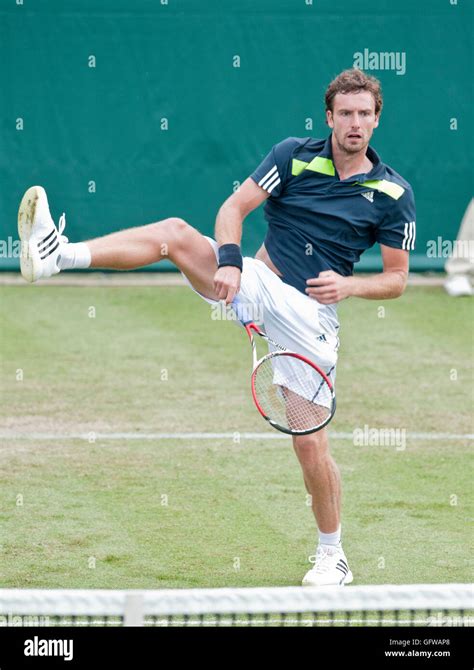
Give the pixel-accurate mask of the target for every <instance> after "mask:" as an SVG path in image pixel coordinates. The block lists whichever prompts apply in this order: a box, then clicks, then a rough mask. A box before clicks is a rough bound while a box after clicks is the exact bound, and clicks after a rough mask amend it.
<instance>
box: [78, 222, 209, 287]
mask: <svg viewBox="0 0 474 670" xmlns="http://www.w3.org/2000/svg"><path fill="white" fill-rule="evenodd" d="M86 244H87V246H88V247H89V249H90V252H91V267H94V268H104V269H109V270H133V269H135V268H139V267H143V266H144V265H150V264H151V263H156V262H158V261H160V260H162V259H163V258H168V259H169V260H171V261H172V262H173V263H174V264H175V265H176V266H177V267H178V268H179V269H180V270H181V271H182V272H184V274H185V275H186V276H187V277H188V279H189V280H190V282H191V283H192V285H193V287H194V288H195V289H196V290H197V291H199V292H200V293H202V294H203V295H204V296H205V297H206V298H215V292H214V286H213V279H214V275H215V273H216V271H217V262H216V257H215V255H214V251H213V249H212V247H211V245H210V244H209V242H208V240H206V239H205V237H204V236H203V235H202V234H201V233H200V232H199V231H197V230H196V229H195V228H193V227H192V226H190V225H189V224H188V223H186V221H183V219H179V218H175V217H173V218H169V219H164V220H163V221H159V222H157V223H151V224H149V225H146V226H141V227H138V228H129V229H127V230H121V231H118V232H116V233H111V234H110V235H105V236H104V237H98V238H95V239H93V240H88V241H87V242H86Z"/></svg>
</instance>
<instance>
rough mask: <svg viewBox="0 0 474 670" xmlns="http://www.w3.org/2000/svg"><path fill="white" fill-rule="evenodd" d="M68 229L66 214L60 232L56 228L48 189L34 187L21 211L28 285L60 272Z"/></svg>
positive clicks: (22, 262)
mask: <svg viewBox="0 0 474 670" xmlns="http://www.w3.org/2000/svg"><path fill="white" fill-rule="evenodd" d="M65 226H66V217H65V215H64V214H63V215H62V216H61V217H60V219H59V227H58V228H59V229H58V228H56V226H55V225H54V222H53V219H52V217H51V214H50V211H49V205H48V198H47V197H46V191H45V190H44V188H42V187H41V186H32V187H31V188H29V189H28V190H27V191H26V193H25V195H24V196H23V198H22V200H21V203H20V209H19V210H18V234H19V236H20V240H21V253H20V267H21V274H22V275H23V277H24V279H26V281H28V282H35V281H38V279H41V278H45V277H51V276H52V275H55V274H57V273H58V272H59V271H60V268H59V267H58V261H59V257H60V254H61V246H62V245H63V244H64V243H67V242H68V239H67V237H66V236H65V235H62V232H63V231H64V228H65Z"/></svg>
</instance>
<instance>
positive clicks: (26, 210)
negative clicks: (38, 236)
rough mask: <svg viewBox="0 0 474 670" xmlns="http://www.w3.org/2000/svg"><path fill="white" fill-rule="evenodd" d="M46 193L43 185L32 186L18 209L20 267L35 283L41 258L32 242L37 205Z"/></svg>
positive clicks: (26, 276)
mask: <svg viewBox="0 0 474 670" xmlns="http://www.w3.org/2000/svg"><path fill="white" fill-rule="evenodd" d="M43 194H45V191H44V189H43V188H42V187H41V186H31V187H30V188H29V189H28V190H27V191H26V193H25V195H24V196H23V198H22V199H21V203H20V207H19V209H18V235H19V236H20V240H21V253H20V269H21V274H22V276H23V278H24V279H26V281H27V282H30V283H33V282H35V281H36V280H37V279H39V276H40V269H41V259H40V257H39V253H38V250H37V248H36V245H35V244H34V243H33V244H30V238H31V233H32V231H33V226H34V223H35V216H36V207H37V204H38V200H39V198H40V196H41V195H43Z"/></svg>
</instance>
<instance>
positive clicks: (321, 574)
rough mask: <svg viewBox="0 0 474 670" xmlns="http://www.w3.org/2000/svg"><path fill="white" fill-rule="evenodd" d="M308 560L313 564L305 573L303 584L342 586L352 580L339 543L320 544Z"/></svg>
mask: <svg viewBox="0 0 474 670" xmlns="http://www.w3.org/2000/svg"><path fill="white" fill-rule="evenodd" d="M309 560H310V562H311V563H314V566H313V567H312V568H311V570H309V571H308V572H307V573H306V574H305V576H304V578H303V586H344V584H350V583H351V582H352V580H353V576H352V572H351V571H350V570H349V565H348V563H347V558H346V556H345V554H344V551H343V549H342V546H341V545H340V544H338V545H334V546H332V545H328V544H322V545H321V544H320V545H319V546H318V548H317V550H316V555H315V556H310V557H309Z"/></svg>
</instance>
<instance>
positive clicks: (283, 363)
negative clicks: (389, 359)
mask: <svg viewBox="0 0 474 670" xmlns="http://www.w3.org/2000/svg"><path fill="white" fill-rule="evenodd" d="M234 309H235V310H236V313H237V316H238V318H239V320H240V321H241V323H242V325H243V326H244V327H245V330H246V331H247V334H248V336H249V339H250V343H251V345H252V358H253V371H252V378H251V388H252V397H253V400H254V403H255V405H256V407H257V409H258V411H259V412H260V414H261V415H262V416H263V418H264V419H266V420H267V421H268V422H269V423H270V424H271V425H272V426H273V427H274V428H276V429H277V430H281V431H282V432H283V433H288V434H290V435H307V434H309V433H315V432H316V431H318V430H321V428H324V426H326V425H327V424H328V423H329V422H330V421H331V419H332V417H333V416H334V413H335V411H336V396H335V393H334V389H333V386H332V384H331V381H330V380H329V378H328V376H327V375H326V373H325V372H324V371H323V370H321V368H320V367H319V366H317V365H316V363H313V361H311V360H310V359H309V358H306V356H302V355H301V354H297V353H295V352H293V351H288V350H287V349H286V348H285V347H282V346H281V345H280V344H277V343H276V342H275V341H274V340H272V339H271V338H270V337H268V335H266V333H264V332H263V331H262V330H261V329H260V328H259V327H258V326H257V325H256V324H255V323H254V322H253V321H249V320H246V318H245V311H244V309H243V306H242V303H239V302H238V301H234ZM254 333H256V334H257V335H259V337H261V338H263V339H264V340H266V341H267V342H268V345H269V348H270V349H271V351H270V352H269V353H268V354H266V355H265V356H263V357H262V358H260V359H258V357H257V347H256V343H255V339H254Z"/></svg>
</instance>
